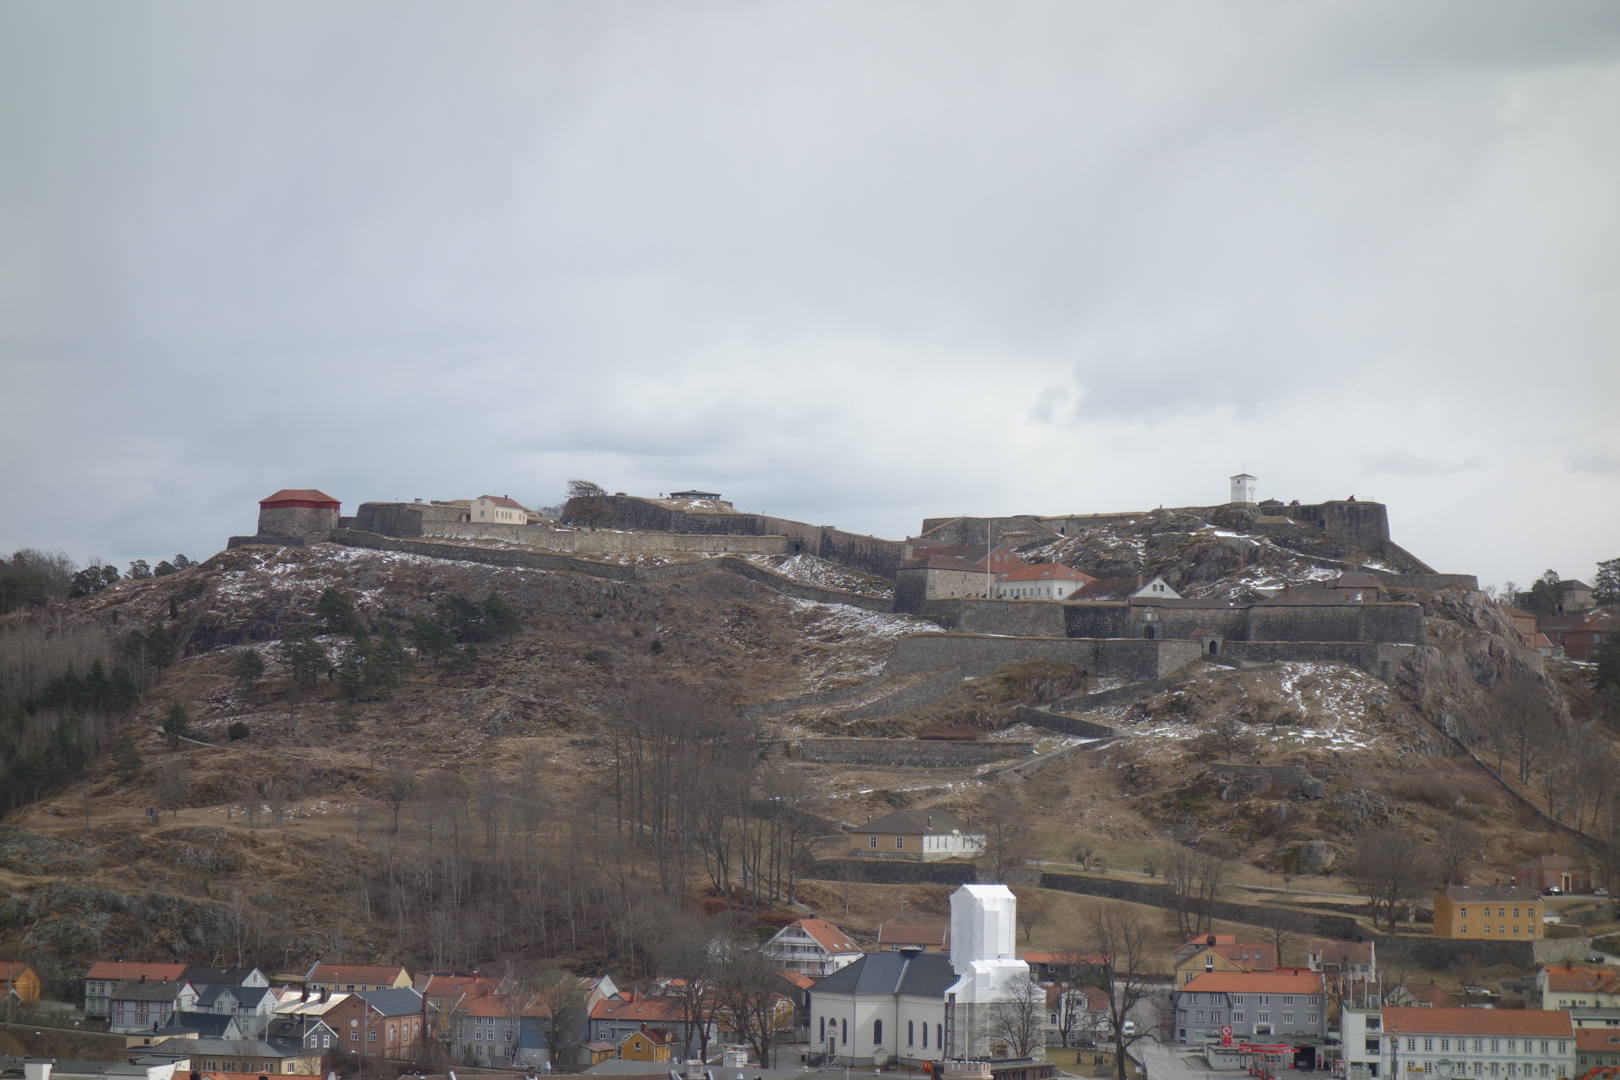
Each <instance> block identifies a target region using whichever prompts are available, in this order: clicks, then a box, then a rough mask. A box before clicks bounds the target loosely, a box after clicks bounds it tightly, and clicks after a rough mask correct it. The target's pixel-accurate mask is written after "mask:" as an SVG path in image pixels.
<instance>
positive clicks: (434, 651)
mask: <svg viewBox="0 0 1620 1080" xmlns="http://www.w3.org/2000/svg"><path fill="white" fill-rule="evenodd" d="M406 638H407V639H408V640H409V641H410V643H411V644H412V645H413V646H415V648H416V651H417V652H418V653H419V654H421V655H423V656H429V657H432V659H433V666H434V667H438V666H439V657H441V656H443V655H444V654H445V653H447V652H449V651H450V650H452V649H454V648H455V647H456V635H454V634H452V633H451V632H450V631H449V630H446V629H445V628H444V627H443V626H441V625H439V624H438V623H436V622H434V621H433V620H432V619H429V618H427V617H426V616H424V615H418V616H417V617H416V622H414V623H412V624H411V628H410V630H408V631H407V632H406Z"/></svg>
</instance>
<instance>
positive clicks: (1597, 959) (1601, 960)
mask: <svg viewBox="0 0 1620 1080" xmlns="http://www.w3.org/2000/svg"><path fill="white" fill-rule="evenodd" d="M1586 962H1587V963H1588V964H1607V963H1608V962H1609V958H1608V957H1607V956H1604V955H1603V954H1602V953H1593V954H1592V955H1591V956H1588V957H1587V958H1586Z"/></svg>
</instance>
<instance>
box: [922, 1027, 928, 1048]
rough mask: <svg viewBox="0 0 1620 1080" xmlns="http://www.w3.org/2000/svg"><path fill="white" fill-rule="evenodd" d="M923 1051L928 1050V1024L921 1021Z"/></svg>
mask: <svg viewBox="0 0 1620 1080" xmlns="http://www.w3.org/2000/svg"><path fill="white" fill-rule="evenodd" d="M923 1049H924V1050H926V1049H928V1022H927V1021H926V1020H925V1021H923Z"/></svg>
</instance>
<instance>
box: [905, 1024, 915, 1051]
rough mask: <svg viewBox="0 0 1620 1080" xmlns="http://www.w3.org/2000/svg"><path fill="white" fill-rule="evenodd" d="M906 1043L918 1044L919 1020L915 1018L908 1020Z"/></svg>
mask: <svg viewBox="0 0 1620 1080" xmlns="http://www.w3.org/2000/svg"><path fill="white" fill-rule="evenodd" d="M906 1045H907V1046H916V1045H917V1022H916V1021H915V1020H907V1021H906Z"/></svg>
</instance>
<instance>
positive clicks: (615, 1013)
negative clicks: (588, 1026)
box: [591, 997, 686, 1024]
mask: <svg viewBox="0 0 1620 1080" xmlns="http://www.w3.org/2000/svg"><path fill="white" fill-rule="evenodd" d="M591 1019H592V1020H639V1021H641V1022H642V1023H645V1022H647V1021H649V1020H656V1021H662V1022H665V1023H677V1024H678V1023H682V1022H684V1021H685V1019H686V1006H685V1005H684V1004H682V1002H681V1000H680V999H679V998H672V997H650V998H643V999H642V1000H640V1001H636V1000H633V999H630V1000H621V999H618V998H603V999H602V1000H601V1001H598V1002H597V1003H596V1007H595V1008H594V1009H592V1010H591Z"/></svg>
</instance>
